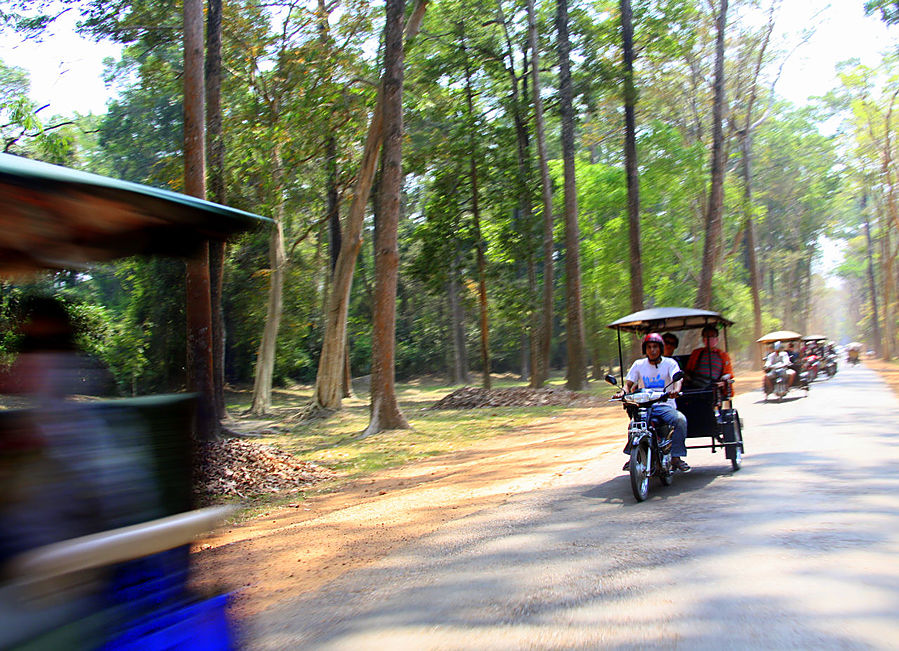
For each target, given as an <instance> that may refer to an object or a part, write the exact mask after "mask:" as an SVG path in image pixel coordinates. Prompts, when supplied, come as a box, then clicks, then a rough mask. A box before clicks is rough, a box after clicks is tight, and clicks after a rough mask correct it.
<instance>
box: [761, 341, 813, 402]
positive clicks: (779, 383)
mask: <svg viewBox="0 0 899 651" xmlns="http://www.w3.org/2000/svg"><path fill="white" fill-rule="evenodd" d="M756 342H757V343H758V344H759V348H760V352H759V354H760V355H761V358H762V361H763V362H764V360H765V359H766V358H767V355H768V353H769V352H770V351H771V350H773V348H774V345H775V344H776V343H777V342H780V344H781V345H782V346H783V348H784V350H785V351H786V352H787V354H788V355H789V357H790V366H789V368H790V369H791V370H792V371H793V372H794V373H795V380H794V383H793V384H792V385H790V383H789V382H788V380H787V379H786V376H785V375H784V374H783V373H782V372H780V371H777V372H776V373H775V374H774V375H775V376H776V377H771V378H769V380H771V389H772V391H771V393H774V395H776V396H777V399H778V400H783V398H784V396H786V395H787V393H789V391H790V389H804V390H805V392H806V394H808V391H809V383H810V382H811V378H810V376H809V372H808V369H807V368H806V364H805V359H804V357H803V353H802V350H801V349H800V347H801V346H802V335H801V334H800V333H798V332H794V331H793V330H776V331H774V332H769V333H768V334H765V335H762V336H761V337H759V338H758V339H757V340H756ZM770 374H771V371H766V376H767V375H770ZM767 389H768V385H766V384H765V383H764V382H763V383H762V391H763V392H764V394H765V401H767V400H768V395H769V391H768V390H767Z"/></svg>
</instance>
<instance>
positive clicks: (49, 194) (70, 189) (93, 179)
mask: <svg viewBox="0 0 899 651" xmlns="http://www.w3.org/2000/svg"><path fill="white" fill-rule="evenodd" d="M267 223H271V220H269V219H266V218H265V217H260V216H258V215H253V214H251V213H248V212H244V211H242V210H237V209H235V208H229V207H227V206H222V205H219V204H215V203H212V202H210V201H204V200H202V199H197V198H196V197H189V196H187V195H184V194H178V193H177V192H171V191H169V190H162V189H160V188H153V187H149V186H146V185H141V184H139V183H131V182H129V181H120V180H117V179H111V178H108V177H105V176H100V175H97V174H89V173H87V172H80V171H78V170H73V169H69V168H66V167H60V166H58V165H50V164H48V163H42V162H39V161H33V160H29V159H26V158H21V157H19V156H12V155H9V154H0V271H2V272H5V273H17V272H28V271H34V270H37V269H46V268H72V267H74V268H77V267H80V266H83V265H85V264H87V263H90V262H102V261H104V260H111V259H114V258H119V257H124V256H129V255H136V254H158V255H173V256H185V255H189V254H190V253H191V252H193V251H194V250H196V248H197V246H198V245H199V244H200V243H201V242H203V241H205V240H224V239H226V238H228V237H230V236H231V235H234V234H235V233H238V232H241V231H245V230H248V229H251V228H253V227H257V226H261V225H263V224H267Z"/></svg>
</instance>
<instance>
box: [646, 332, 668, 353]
mask: <svg viewBox="0 0 899 651" xmlns="http://www.w3.org/2000/svg"><path fill="white" fill-rule="evenodd" d="M650 343H654V344H658V345H659V352H660V353H661V351H663V350H665V340H664V339H662V335H660V334H659V333H658V332H650V333H649V334H648V335H646V336H645V337H643V345H642V350H643V354H644V355H645V354H646V344H650Z"/></svg>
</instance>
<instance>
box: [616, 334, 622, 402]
mask: <svg viewBox="0 0 899 651" xmlns="http://www.w3.org/2000/svg"><path fill="white" fill-rule="evenodd" d="M615 331H616V332H617V333H618V374H619V375H620V376H621V388H622V389H623V388H624V356H623V355H622V354H621V328H615Z"/></svg>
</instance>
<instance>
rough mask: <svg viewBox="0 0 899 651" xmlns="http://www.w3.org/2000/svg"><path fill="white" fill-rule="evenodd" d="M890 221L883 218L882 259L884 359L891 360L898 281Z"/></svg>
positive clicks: (881, 234) (893, 352)
mask: <svg viewBox="0 0 899 651" xmlns="http://www.w3.org/2000/svg"><path fill="white" fill-rule="evenodd" d="M889 224H890V221H889V220H888V219H882V220H881V225H880V259H881V267H882V273H881V275H882V276H883V292H882V295H883V343H882V344H881V349H882V355H883V359H885V360H891V359H893V356H894V354H895V351H894V342H895V340H896V323H895V321H894V318H895V317H894V312H893V301H894V300H895V294H896V281H895V279H894V278H893V256H892V255H891V249H892V243H891V242H890V225H889Z"/></svg>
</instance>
